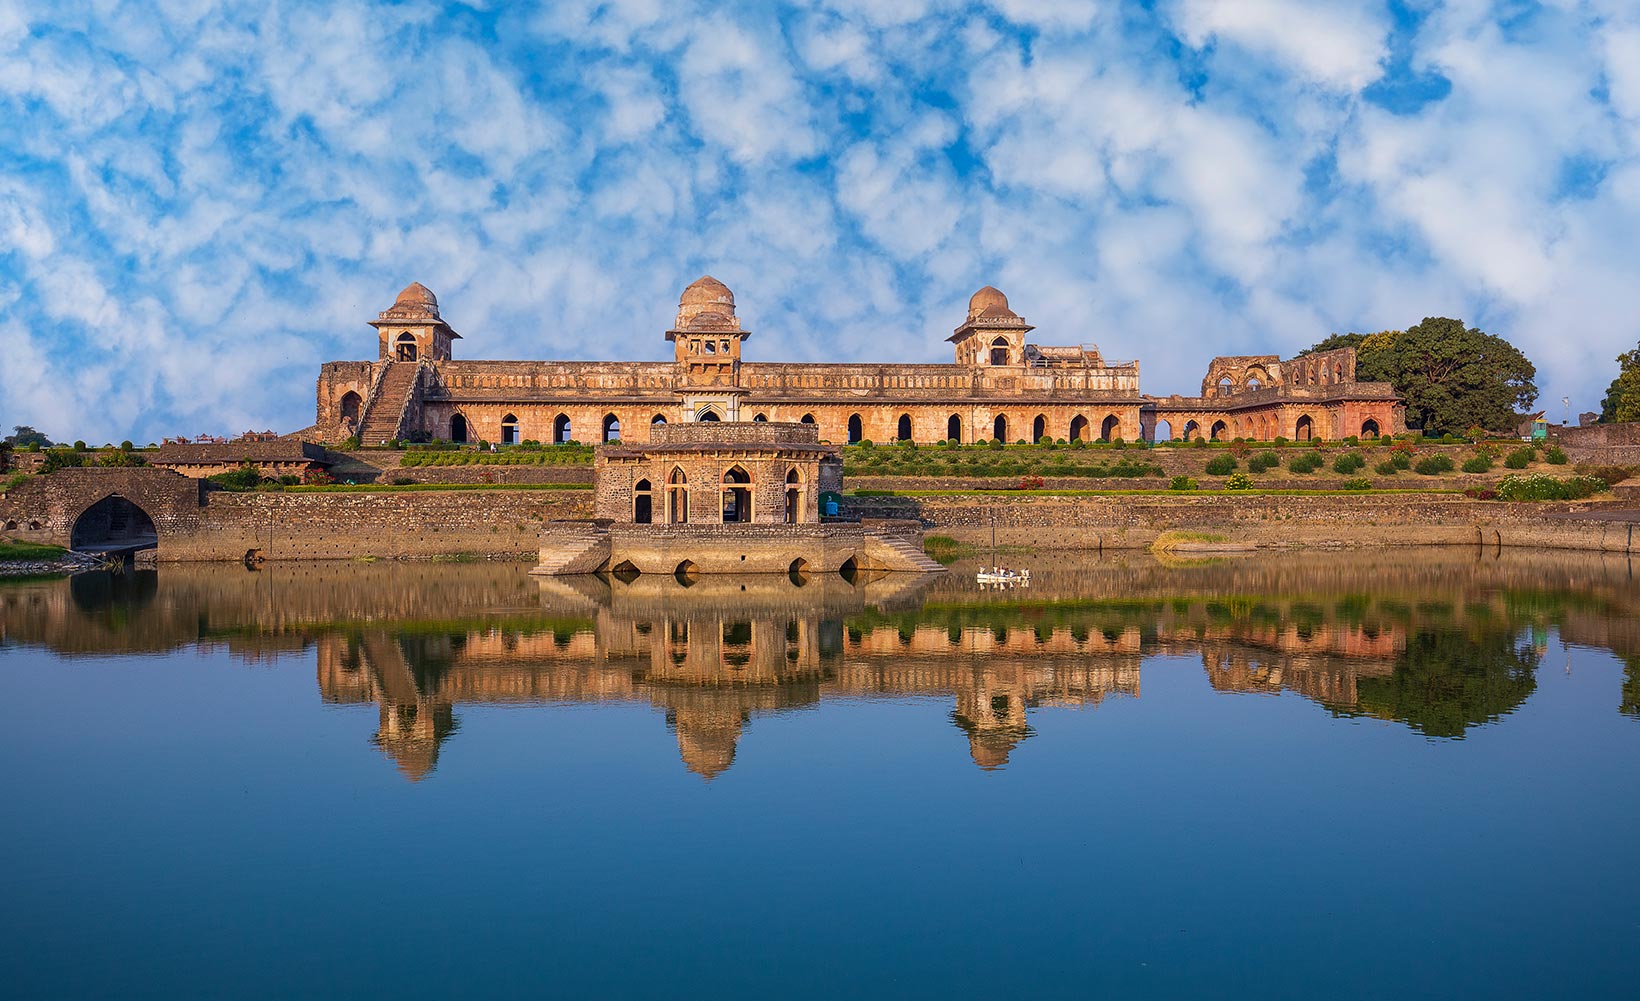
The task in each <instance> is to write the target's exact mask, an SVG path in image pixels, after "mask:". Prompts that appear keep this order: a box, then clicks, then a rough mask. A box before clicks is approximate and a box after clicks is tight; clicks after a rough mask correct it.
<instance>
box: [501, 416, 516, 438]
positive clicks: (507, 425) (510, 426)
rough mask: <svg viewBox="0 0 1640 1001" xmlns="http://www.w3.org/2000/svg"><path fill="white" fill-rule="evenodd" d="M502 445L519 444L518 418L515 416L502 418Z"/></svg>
mask: <svg viewBox="0 0 1640 1001" xmlns="http://www.w3.org/2000/svg"><path fill="white" fill-rule="evenodd" d="M501 444H503V445H516V444H518V418H517V417H516V416H515V415H513V414H508V415H507V416H505V417H503V418H501Z"/></svg>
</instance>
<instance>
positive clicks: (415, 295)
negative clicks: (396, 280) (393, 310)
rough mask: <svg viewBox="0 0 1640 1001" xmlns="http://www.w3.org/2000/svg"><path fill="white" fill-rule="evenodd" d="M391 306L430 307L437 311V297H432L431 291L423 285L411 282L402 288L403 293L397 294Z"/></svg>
mask: <svg viewBox="0 0 1640 1001" xmlns="http://www.w3.org/2000/svg"><path fill="white" fill-rule="evenodd" d="M393 305H395V306H431V307H433V308H434V309H437V308H438V296H436V295H434V294H433V290H432V289H430V288H428V287H427V286H425V285H423V284H422V283H421V282H411V283H410V284H408V285H406V286H405V287H404V291H403V292H400V293H399V297H398V298H397V299H394V300H393Z"/></svg>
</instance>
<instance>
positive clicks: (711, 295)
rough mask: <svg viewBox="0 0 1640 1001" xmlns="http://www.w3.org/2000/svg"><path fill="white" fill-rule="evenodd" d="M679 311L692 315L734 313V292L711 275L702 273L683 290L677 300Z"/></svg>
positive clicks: (731, 314)
mask: <svg viewBox="0 0 1640 1001" xmlns="http://www.w3.org/2000/svg"><path fill="white" fill-rule="evenodd" d="M678 310H679V312H687V313H688V314H689V315H691V316H693V315H694V314H696V313H708V312H710V313H726V314H728V315H729V316H733V315H735V294H734V293H733V292H731V291H729V286H727V285H725V284H723V283H722V282H720V281H718V280H717V279H716V278H713V277H712V276H711V275H702V276H701V277H699V278H697V279H695V281H694V283H693V284H691V285H690V286H689V287H688V288H686V289H684V290H683V297H682V298H681V299H679V300H678Z"/></svg>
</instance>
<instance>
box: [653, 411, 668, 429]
mask: <svg viewBox="0 0 1640 1001" xmlns="http://www.w3.org/2000/svg"><path fill="white" fill-rule="evenodd" d="M665 423H666V415H665V414H656V415H655V416H653V417H651V418H649V426H650V427H655V426H656V425H658V424H665Z"/></svg>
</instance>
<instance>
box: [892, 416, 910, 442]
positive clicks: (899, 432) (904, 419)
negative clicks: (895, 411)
mask: <svg viewBox="0 0 1640 1001" xmlns="http://www.w3.org/2000/svg"><path fill="white" fill-rule="evenodd" d="M894 437H896V438H898V439H899V440H901V441H910V440H911V415H910V414H901V415H900V421H899V424H898V425H896V426H895V428H894Z"/></svg>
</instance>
